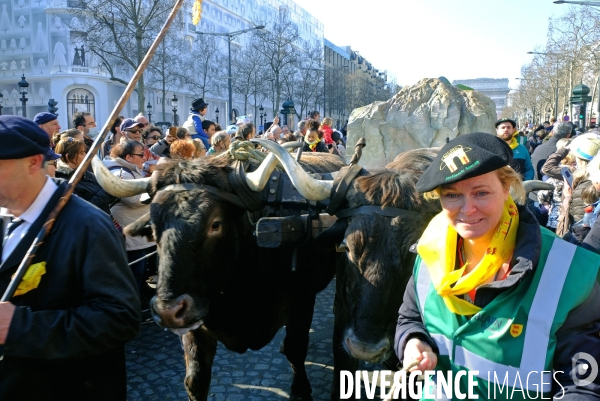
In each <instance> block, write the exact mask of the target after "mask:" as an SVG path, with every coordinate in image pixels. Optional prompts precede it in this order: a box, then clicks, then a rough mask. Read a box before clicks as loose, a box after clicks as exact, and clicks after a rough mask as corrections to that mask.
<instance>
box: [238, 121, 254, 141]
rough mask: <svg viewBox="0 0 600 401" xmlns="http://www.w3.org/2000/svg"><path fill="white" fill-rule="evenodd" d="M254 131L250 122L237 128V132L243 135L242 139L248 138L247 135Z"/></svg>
mask: <svg viewBox="0 0 600 401" xmlns="http://www.w3.org/2000/svg"><path fill="white" fill-rule="evenodd" d="M253 132H254V124H252V123H246V124H243V125H242V126H241V127H240V128H239V129H238V133H239V134H240V135H242V136H243V137H244V141H247V140H248V137H249V136H250V134H251V133H253Z"/></svg>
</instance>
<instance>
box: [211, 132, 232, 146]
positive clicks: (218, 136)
mask: <svg viewBox="0 0 600 401" xmlns="http://www.w3.org/2000/svg"><path fill="white" fill-rule="evenodd" d="M228 136H229V135H227V132H225V131H220V132H217V133H215V134H214V135H213V136H212V137H211V138H210V144H211V145H212V146H215V145H218V144H219V143H221V142H223V141H224V140H225V139H226V138H227V137H228Z"/></svg>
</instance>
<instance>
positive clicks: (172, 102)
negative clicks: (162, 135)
mask: <svg viewBox="0 0 600 401" xmlns="http://www.w3.org/2000/svg"><path fill="white" fill-rule="evenodd" d="M178 100H179V99H177V95H176V94H174V93H173V97H172V98H171V107H172V108H173V126H175V127H176V126H177V102H178Z"/></svg>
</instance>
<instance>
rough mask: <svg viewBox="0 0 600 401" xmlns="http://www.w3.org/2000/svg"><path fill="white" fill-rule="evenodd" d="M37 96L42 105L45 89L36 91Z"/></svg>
mask: <svg viewBox="0 0 600 401" xmlns="http://www.w3.org/2000/svg"><path fill="white" fill-rule="evenodd" d="M38 95H39V97H40V103H44V98H45V97H46V89H44V87H41V88H40V90H39V91H38Z"/></svg>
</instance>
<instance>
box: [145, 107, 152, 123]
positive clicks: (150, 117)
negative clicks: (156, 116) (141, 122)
mask: <svg viewBox="0 0 600 401" xmlns="http://www.w3.org/2000/svg"><path fill="white" fill-rule="evenodd" d="M146 114H148V122H149V123H150V124H152V105H151V104H150V102H148V104H147V105H146Z"/></svg>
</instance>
